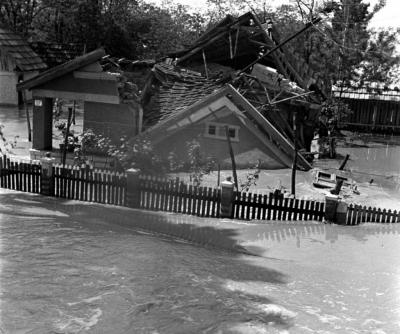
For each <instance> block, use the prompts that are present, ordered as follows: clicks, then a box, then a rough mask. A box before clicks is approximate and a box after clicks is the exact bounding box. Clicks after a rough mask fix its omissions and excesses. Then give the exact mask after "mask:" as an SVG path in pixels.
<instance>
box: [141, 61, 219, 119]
mask: <svg viewBox="0 0 400 334" xmlns="http://www.w3.org/2000/svg"><path fill="white" fill-rule="evenodd" d="M152 75H153V78H154V80H155V81H157V83H156V84H155V85H154V87H153V91H152V96H151V99H150V101H149V103H147V104H146V107H145V115H144V117H145V119H144V124H145V127H150V126H152V125H154V124H156V123H158V122H161V121H165V120H166V119H168V118H170V117H172V116H175V115H176V114H178V113H180V112H182V111H184V110H185V109H186V108H188V107H189V106H191V105H193V104H194V103H196V102H197V101H199V100H201V99H202V98H204V97H205V96H207V95H209V94H211V93H212V92H214V91H216V90H218V89H219V88H220V87H221V85H218V84H217V83H216V82H214V81H212V80H208V79H207V78H205V77H203V76H202V75H201V74H200V73H197V72H194V71H190V70H186V69H183V68H179V67H175V66H173V65H167V64H163V63H160V64H157V65H155V66H154V68H153V70H152Z"/></svg>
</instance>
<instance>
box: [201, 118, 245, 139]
mask: <svg viewBox="0 0 400 334" xmlns="http://www.w3.org/2000/svg"><path fill="white" fill-rule="evenodd" d="M210 126H215V128H216V134H215V135H212V134H209V133H208V129H209V128H210ZM225 126H228V128H229V129H234V130H235V137H230V139H231V141H232V142H239V129H240V126H237V125H232V124H228V123H217V122H207V123H206V126H205V132H204V137H206V138H212V139H219V140H227V138H226V132H225Z"/></svg>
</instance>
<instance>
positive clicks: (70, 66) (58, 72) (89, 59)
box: [17, 49, 105, 90]
mask: <svg viewBox="0 0 400 334" xmlns="http://www.w3.org/2000/svg"><path fill="white" fill-rule="evenodd" d="M104 56H105V51H104V49H97V50H94V51H92V52H90V53H87V54H85V55H83V56H80V57H77V58H75V59H73V60H70V61H68V62H66V63H64V64H61V65H58V66H56V67H53V68H50V69H49V70H47V71H45V72H43V73H41V74H39V75H37V76H35V77H33V78H32V79H29V80H26V81H24V82H21V83H19V84H18V85H17V89H18V90H22V89H32V88H34V87H36V86H39V85H42V84H44V83H46V82H49V81H51V80H54V79H56V78H59V77H61V76H63V75H65V74H67V73H70V72H73V71H75V70H77V69H79V68H82V67H84V66H87V65H89V64H91V63H93V62H95V61H97V60H99V59H101V58H102V57H104Z"/></svg>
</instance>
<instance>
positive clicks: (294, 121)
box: [292, 111, 297, 196]
mask: <svg viewBox="0 0 400 334" xmlns="http://www.w3.org/2000/svg"><path fill="white" fill-rule="evenodd" d="M296 116H297V111H294V112H293V146H294V150H293V151H294V153H293V164H292V195H293V196H296V166H297V125H296Z"/></svg>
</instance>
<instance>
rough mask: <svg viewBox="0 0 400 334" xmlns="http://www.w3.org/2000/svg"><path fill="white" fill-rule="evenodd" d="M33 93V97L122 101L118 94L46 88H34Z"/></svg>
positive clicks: (113, 102) (109, 101) (111, 102)
mask: <svg viewBox="0 0 400 334" xmlns="http://www.w3.org/2000/svg"><path fill="white" fill-rule="evenodd" d="M32 95H33V97H48V98H61V99H67V100H82V101H89V102H100V103H110V104H119V102H120V99H119V96H116V95H105V94H91V93H77V92H66V91H54V90H46V89H34V90H33V94H32Z"/></svg>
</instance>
